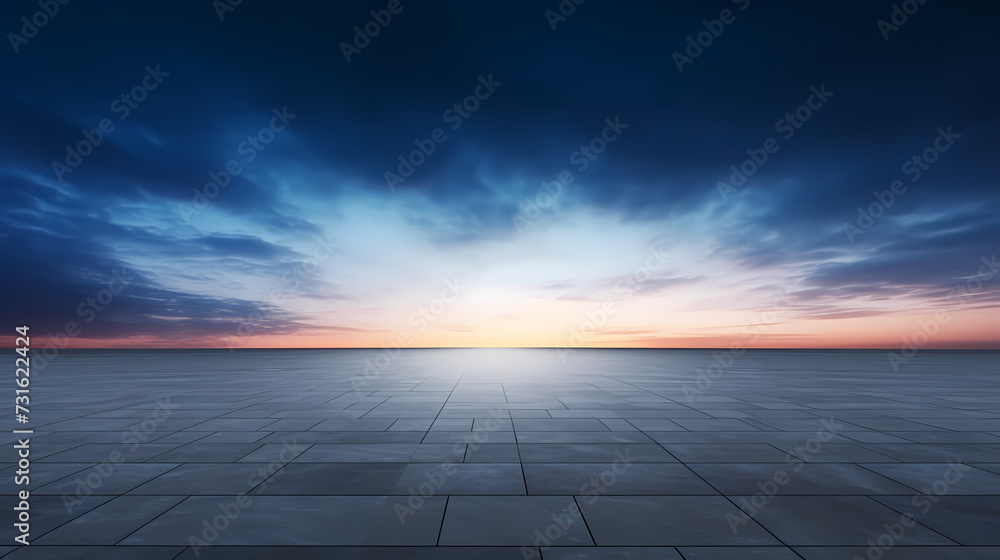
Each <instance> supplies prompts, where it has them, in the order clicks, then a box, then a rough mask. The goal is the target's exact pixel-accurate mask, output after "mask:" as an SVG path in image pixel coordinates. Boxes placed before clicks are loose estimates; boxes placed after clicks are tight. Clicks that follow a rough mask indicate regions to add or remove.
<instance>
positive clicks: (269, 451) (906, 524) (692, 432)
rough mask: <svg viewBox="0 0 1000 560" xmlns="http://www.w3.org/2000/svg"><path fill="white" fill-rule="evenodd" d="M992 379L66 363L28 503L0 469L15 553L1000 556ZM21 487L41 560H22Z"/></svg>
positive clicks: (962, 367) (681, 355) (998, 396)
mask: <svg viewBox="0 0 1000 560" xmlns="http://www.w3.org/2000/svg"><path fill="white" fill-rule="evenodd" d="M998 364H1000V354H997V353H972V352H964V353H963V352H952V353H935V352H927V351H924V352H922V353H921V354H920V355H918V356H915V357H913V358H911V359H909V361H907V362H906V363H904V364H898V363H897V369H898V371H893V368H892V364H891V363H890V362H889V361H888V360H887V357H886V353H885V352H884V351H883V352H879V351H866V352H862V351H858V352H848V351H831V352H789V351H784V352H783V351H747V352H730V351H715V352H712V351H694V350H692V351H674V350H577V351H574V352H569V353H567V352H560V351H557V350H552V349H513V350H491V349H468V350H467V349H445V350H422V349H404V350H399V349H386V350H378V349H370V350H329V351H321V350H256V351H249V350H241V351H237V352H235V353H229V352H227V351H184V352H182V351H162V352H160V351H143V352H124V351H120V352H110V351H90V352H66V351H64V352H62V353H61V354H60V355H58V356H55V357H53V358H51V359H49V360H47V361H46V360H35V361H34V362H33V368H34V369H33V372H32V386H31V387H32V393H31V395H32V399H31V401H32V402H31V406H30V409H31V412H30V420H29V422H28V423H26V424H25V425H21V426H15V429H17V428H21V429H25V428H29V429H32V430H33V431H34V433H33V434H31V435H30V437H29V439H30V441H29V442H28V447H29V449H30V456H29V460H30V483H28V484H26V485H16V484H15V471H17V470H18V468H19V467H18V466H17V465H15V461H16V460H17V449H15V444H16V443H17V442H16V438H14V437H8V439H7V440H5V441H6V445H4V446H3V449H2V450H0V466H2V467H3V469H4V470H3V477H2V481H0V500H2V501H5V502H6V504H7V505H3V506H2V508H3V510H4V511H5V512H6V513H5V515H6V516H7V520H6V521H7V522H5V523H3V524H2V526H0V554H6V556H4V558H10V559H26V558H32V559H43V558H44V559H47V558H53V559H55V558H58V559H61V560H62V559H84V558H86V559H89V558H101V559H104V560H116V559H119V558H121V559H126V558H127V559H132V558H143V559H163V560H170V559H193V558H205V559H210V560H223V559H227V560H228V559H241V560H244V559H251V560H254V559H265V558H304V559H320V558H322V559H328V558H352V559H355V558H356V559H383V558H384V559H394V558H409V559H427V560H436V559H441V560H444V559H460V558H461V559H466V558H482V559H511V560H514V559H530V558H542V559H544V560H553V559H559V560H564V559H580V560H584V559H605V558H631V559H640V560H642V559H657V560H663V559H667V560H672V559H678V560H680V559H685V560H695V559H697V560H729V559H747V558H762V559H765V558H766V559H806V560H827V559H845V560H849V559H854V558H863V559H870V560H878V559H882V560H892V559H907V560H923V559H934V560H940V559H956V560H970V559H985V558H998V557H1000V497H998V496H1000V382H998V377H997V376H998V367H997V366H998ZM6 390H9V391H10V394H11V395H13V383H10V387H9V388H7V389H6ZM10 423H11V424H14V422H13V420H11V422H10ZM20 437H23V436H20ZM22 448H23V446H22ZM24 489H27V490H29V492H30V499H29V502H30V509H29V512H30V523H29V524H30V531H29V538H30V542H31V544H30V545H29V546H20V547H15V546H13V545H14V544H16V543H15V541H14V538H15V536H17V535H18V534H20V532H19V530H18V529H17V528H15V526H14V519H13V516H14V515H15V513H16V512H15V511H13V508H14V507H15V506H16V505H17V504H18V502H19V499H18V498H16V497H15V494H16V493H17V492H18V491H19V490H24Z"/></svg>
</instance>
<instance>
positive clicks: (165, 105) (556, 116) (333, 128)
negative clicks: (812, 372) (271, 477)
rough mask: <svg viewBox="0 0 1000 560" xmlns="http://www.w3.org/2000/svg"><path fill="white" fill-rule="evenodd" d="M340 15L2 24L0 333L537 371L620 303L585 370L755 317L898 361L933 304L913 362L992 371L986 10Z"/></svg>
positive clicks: (359, 8) (461, 9)
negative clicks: (930, 334) (986, 358)
mask: <svg viewBox="0 0 1000 560" xmlns="http://www.w3.org/2000/svg"><path fill="white" fill-rule="evenodd" d="M333 4H334V5H325V4H321V3H316V2H300V1H295V0H288V1H284V2H266V3H265V2H255V1H250V0H246V1H244V2H242V3H241V4H239V5H238V6H235V7H234V8H233V9H232V10H226V11H225V12H224V13H223V14H222V15H223V18H222V19H221V20H220V17H219V15H218V8H217V7H218V5H222V3H221V2H217V3H215V4H214V5H213V3H212V2H210V1H198V2H189V1H185V2H142V3H135V2H100V3H85V2H77V1H73V2H69V3H68V4H66V5H59V9H58V13H56V14H55V15H53V16H47V15H46V16H44V17H43V16H35V15H34V14H36V12H39V11H40V10H41V8H40V7H39V4H38V3H36V2H28V1H21V0H17V1H10V2H5V3H4V4H3V6H2V7H0V22H2V23H3V26H4V27H3V28H4V31H5V32H9V33H14V34H16V35H17V36H14V35H11V34H8V35H7V39H8V45H7V46H6V47H5V48H6V49H7V50H6V52H5V53H3V55H2V56H0V64H2V65H3V66H2V68H3V76H4V80H3V81H2V82H0V98H2V99H0V100H2V104H0V112H2V121H3V123H4V134H3V137H2V140H0V189H2V191H3V193H2V194H3V203H2V206H0V234H2V235H4V236H5V237H3V239H2V240H0V258H2V259H3V263H4V266H3V269H4V272H3V276H4V287H5V296H4V300H3V303H2V307H0V309H2V312H3V316H4V317H5V319H7V320H8V323H10V322H18V323H20V322H30V323H32V324H33V326H34V327H35V329H36V334H44V333H49V332H51V333H53V334H59V333H62V332H65V331H66V324H67V322H70V321H73V322H75V323H77V324H78V326H79V327H80V332H79V334H76V335H74V334H73V333H72V332H70V333H69V338H70V339H72V343H73V344H77V345H89V346H101V345H125V346H130V345H131V346H141V345H161V344H166V345H171V344H176V345H220V344H224V341H230V342H229V343H230V344H232V340H233V339H234V337H236V338H237V339H239V344H241V345H243V346H248V345H321V346H337V345H347V346H351V345H371V346H378V345H380V344H381V343H382V342H383V341H394V340H397V337H398V334H399V333H401V332H408V331H411V330H412V331H413V336H414V340H415V341H416V342H414V344H417V345H435V344H446V345H452V344H454V345H498V344H499V345H503V344H512V345H535V344H539V345H553V346H558V345H565V344H566V343H567V341H570V342H571V343H573V341H575V340H576V339H574V338H573V336H574V335H573V332H574V329H577V328H578V327H579V326H580V325H581V322H582V321H585V320H587V318H588V317H589V315H588V313H590V312H591V311H592V310H594V309H599V308H601V307H602V305H603V304H604V303H606V302H608V301H615V302H617V303H621V305H619V306H618V307H617V308H616V309H615V311H613V312H610V313H609V317H608V318H607V319H606V320H605V321H601V322H599V324H597V325H596V327H597V329H594V330H592V331H591V332H590V334H588V335H587V336H586V337H585V341H584V343H586V344H593V345H642V346H657V345H665V346H678V345H695V346H700V345H708V346H712V345H724V344H726V343H727V341H728V340H732V339H735V338H739V337H740V336H743V335H741V331H740V328H739V326H740V325H742V324H745V323H747V322H759V320H758V319H755V317H756V316H757V314H759V313H761V312H764V311H767V310H769V309H771V308H774V307H775V306H774V304H773V302H774V295H773V294H774V293H776V292H780V293H787V294H788V295H787V298H788V305H787V306H784V307H782V308H781V312H780V313H778V314H777V315H778V316H777V317H776V318H774V320H771V321H766V322H767V323H768V324H771V325H773V327H772V328H771V329H770V330H769V331H768V332H767V333H766V334H765V335H764V337H763V338H762V339H760V340H758V341H756V342H755V343H761V344H771V345H776V346H827V345H848V346H857V345H876V346H895V345H898V344H900V341H901V340H902V339H903V338H904V337H906V336H908V335H909V334H911V333H912V332H913V331H914V329H917V328H918V326H917V325H918V324H919V321H921V320H926V318H927V317H931V316H933V314H934V313H936V312H942V310H943V311H945V312H948V313H951V314H952V315H954V316H955V317H957V319H956V320H955V321H954V322H949V326H948V327H947V328H944V329H942V330H941V332H940V333H939V334H937V335H936V336H937V337H938V338H937V342H936V343H935V344H931V346H934V345H937V346H962V345H965V346H995V345H996V343H997V340H998V333H1000V329H998V328H996V327H1000V324H998V322H997V320H996V307H997V306H998V305H1000V290H998V286H1000V279H998V280H993V279H992V274H993V273H992V272H990V275H991V276H990V278H987V277H986V276H982V275H981V273H980V271H981V268H982V267H984V266H986V265H984V262H983V259H986V262H992V261H991V260H990V259H991V257H992V256H993V255H995V253H996V249H997V242H998V240H1000V217H998V214H997V212H998V209H1000V191H998V183H997V154H998V153H1000V150H998V148H1000V119H998V117H1000V114H998V112H1000V107H998V102H997V99H998V84H1000V76H998V68H997V66H998V64H997V62H998V52H1000V49H998V46H1000V40H998V38H997V36H998V34H997V33H996V28H997V23H998V19H1000V18H998V12H997V9H996V8H995V7H993V6H992V5H989V4H984V3H982V2H965V1H956V2H942V1H940V0H929V1H928V2H926V3H925V4H923V5H922V6H920V7H919V9H918V10H917V11H916V12H915V13H912V14H910V15H908V16H907V21H905V22H903V21H902V19H901V16H900V15H899V14H897V15H896V16H895V17H896V20H895V21H896V23H897V24H900V23H901V25H898V26H897V27H898V29H894V30H893V29H890V28H888V27H886V26H885V25H883V26H882V28H881V29H880V26H879V24H878V21H879V20H880V19H881V20H886V21H889V22H892V21H893V20H892V18H893V3H892V2H871V1H866V2H827V3H804V2H767V3H765V2H763V1H759V0H755V1H749V2H748V1H746V0H740V1H738V2H730V1H715V2H700V3H691V2H638V1H618V2H609V1H601V0H587V1H586V2H584V3H582V4H580V5H578V6H576V5H575V4H572V2H569V1H566V2H563V3H562V4H563V6H564V7H563V9H564V10H566V8H565V6H569V5H574V6H575V11H574V12H573V13H571V14H569V15H567V16H565V18H564V19H561V18H554V17H553V16H552V14H548V15H547V14H546V11H547V10H552V11H553V13H555V12H558V11H559V9H560V8H559V6H560V3H559V2H557V1H555V0H552V1H548V2H546V1H541V2H516V1H515V2H501V3H485V2H457V1H455V2H430V1H421V0H416V1H412V2H411V1H408V0H401V2H399V3H398V4H396V3H390V2H387V1H386V2H383V1H373V2H339V3H333ZM897 4H900V3H898V2H897ZM912 4H913V5H916V3H915V2H913V3H912ZM387 7H389V8H393V10H395V11H397V12H398V13H395V14H388V12H385V13H381V14H379V15H378V17H380V18H382V19H383V21H385V20H386V19H387V18H386V15H387V14H388V15H391V21H388V23H387V24H386V25H384V26H383V25H381V24H378V25H376V24H369V22H370V21H371V20H373V19H374V18H373V15H372V14H371V11H372V10H375V11H376V12H378V11H381V10H386V8H387ZM906 7H907V8H909V7H910V4H909V3H907V4H906ZM724 10H728V12H724ZM566 11H568V10H566ZM22 17H25V18H27V20H28V21H31V20H32V18H33V17H34V19H35V24H31V25H27V26H26V25H25V23H24V21H22V20H21V18H22ZM46 20H47V21H46ZM713 20H720V21H719V22H713ZM43 21H44V25H37V23H39V22H43ZM704 21H708V23H707V24H705V23H703V22H704ZM553 22H555V27H556V28H555V30H553V28H552V27H553V25H552V24H553ZM366 24H369V29H375V30H377V31H378V34H377V36H375V37H372V38H370V40H369V41H368V42H367V43H365V42H364V41H360V42H359V43H357V44H360V45H363V47H362V48H357V47H356V48H355V50H354V52H353V53H351V54H350V62H348V61H347V60H345V55H344V52H345V47H344V46H343V45H342V43H345V42H346V43H353V42H354V41H355V35H356V32H355V30H354V28H355V26H357V27H359V28H364V27H365V26H366ZM36 27H37V29H36ZM33 30H34V33H32V31H33ZM713 30H714V31H715V32H716V34H717V35H718V36H714V35H712V31H713ZM720 31H721V33H719V32H720ZM699 33H700V34H701V35H700V36H699ZM689 37H690V38H691V41H694V42H695V43H697V42H698V40H699V39H700V40H701V41H702V45H700V46H698V47H692V46H690V42H689V39H688V38H689ZM709 38H710V40H709ZM357 51H360V52H357ZM675 52H678V53H680V54H679V55H675V54H674V53H675ZM680 55H684V56H687V57H689V59H688V60H685V61H684V62H683V64H682V70H683V71H678V62H677V61H678V60H683V59H681V58H679V57H680ZM819 92H828V93H820V94H819V95H817V93H819ZM477 95H478V97H477ZM123 96H124V97H123ZM470 96H471V97H470ZM456 104H459V105H456ZM789 115H791V116H789ZM615 122H617V123H619V124H613V123H615ZM623 125H624V126H623ZM102 127H103V128H104V130H103V131H101V129H102ZM95 129H96V130H97V131H101V132H100V133H99V134H98V133H97V132H93V130H95ZM437 129H440V130H437ZM84 130H86V131H87V132H84ZM98 136H100V137H101V141H100V143H99V144H97V145H95V146H90V143H92V142H93V141H95V140H96V139H97V138H98ZM248 137H251V138H249V139H248ZM88 138H89V139H90V140H88ZM435 139H436V140H437V141H435ZM769 139H771V140H769ZM81 143H82V144H81ZM67 146H69V147H70V152H73V153H69V152H68V151H67ZM421 146H423V150H424V153H419V152H418V153H417V154H413V155H411V153H412V152H413V151H414V150H419V149H420V147H421ZM431 148H433V150H431ZM81 150H82V151H83V152H84V153H83V154H81V153H80V151H81ZM428 152H430V153H428ZM597 152H600V153H597ZM78 155H79V158H77V156H78ZM400 156H402V157H403V159H404V160H406V159H409V162H408V163H406V164H402V166H401V163H400V159H399V158H400ZM765 156H766V157H767V159H766V161H764V159H763V158H764V157H765ZM915 157H916V158H918V159H916V160H914V158H915ZM752 158H757V162H756V163H744V162H745V160H748V159H751V160H752ZM760 162H764V163H763V164H759V163H760ZM730 166H735V168H736V169H737V170H738V169H739V168H740V167H743V168H744V172H746V174H747V175H750V176H749V178H748V179H747V180H746V182H745V184H744V183H742V181H741V178H740V176H738V175H737V176H735V177H734V176H733V174H734V172H733V168H731V167H730ZM227 167H229V169H228V170H227ZM564 170H565V171H566V172H567V173H566V174H564V175H563V177H564V179H565V181H564V183H563V184H561V185H558V186H557V185H556V184H555V183H554V182H556V181H557V180H558V178H559V176H560V172H562V171H564ZM411 171H412V173H411ZM387 172H388V173H393V174H396V175H399V177H397V179H399V178H405V181H398V180H393V179H392V177H391V176H389V180H388V182H387ZM403 175H408V177H403ZM570 179H571V182H570ZM210 181H215V186H208V187H206V183H209V182H210ZM894 181H900V182H899V183H894ZM543 182H544V183H545V184H547V185H548V187H547V189H546V188H543ZM720 182H724V183H725V184H720ZM388 183H391V185H390V184H388ZM206 188H207V189H208V190H207V191H206ZM893 188H895V189H896V193H892V189H893ZM904 189H905V190H904ZM196 191H197V192H196ZM876 191H878V192H883V191H886V192H888V193H889V194H883V195H879V196H881V198H882V202H878V198H877V196H876V195H875V194H874V193H875V192H876ZM216 192H217V193H218V194H216ZM213 195H214V196H213ZM553 195H555V196H554V197H553ZM890 197H891V202H889V201H890ZM526 201H528V202H527V203H526ZM873 204H874V206H872V205H873ZM859 207H861V208H863V209H867V210H869V211H871V212H873V213H875V214H878V215H877V216H872V217H871V219H870V220H869V218H867V217H865V216H859V212H858V208H859ZM880 208H882V211H879V209H880ZM845 224H847V225H848V226H849V227H845ZM651 250H652V251H657V250H659V251H663V252H665V254H668V255H669V256H668V257H665V258H663V259H662V260H658V261H657V263H659V265H660V266H658V267H656V268H655V269H652V268H651V267H650V270H648V271H646V272H642V273H638V272H636V270H637V269H638V268H641V267H642V266H644V265H645V266H647V267H648V265H649V262H647V255H649V254H650V251H651ZM123 270H124V271H127V272H126V273H125V274H126V275H127V276H129V277H131V278H130V279H129V280H128V281H127V285H124V286H120V287H121V288H122V289H121V290H118V291H117V293H114V294H113V296H114V297H113V298H109V297H108V295H107V294H104V296H103V298H104V299H105V301H106V304H101V303H99V302H98V303H97V304H96V305H92V304H90V303H88V298H99V297H101V296H100V294H101V291H102V290H103V289H105V288H107V286H108V283H109V281H111V282H112V284H113V283H114V281H113V280H112V278H113V275H114V273H115V271H119V274H122V272H121V271H123ZM986 270H987V271H989V270H990V269H989V267H987V268H986ZM976 277H978V278H979V280H981V282H980V283H979V287H978V288H975V287H974V286H973V288H975V289H969V290H967V291H968V294H967V295H966V296H965V297H963V298H962V299H961V307H960V308H959V307H957V304H956V299H955V298H954V296H953V295H952V296H951V297H949V295H948V294H949V292H950V291H952V290H953V289H954V287H955V286H956V285H959V284H960V285H966V284H968V283H969V281H970V279H973V278H976ZM622 278H632V280H630V281H627V282H625V284H621V283H620V282H619V280H620V279H622ZM456 279H458V280H459V281H461V282H464V284H465V285H466V286H467V289H466V290H464V291H462V290H459V291H462V293H461V294H460V295H458V296H457V298H458V301H456V302H455V303H449V304H448V305H446V306H445V307H446V308H442V309H441V310H440V312H438V311H436V310H433V309H432V310H431V311H430V312H427V313H425V314H423V315H419V310H420V309H421V308H423V307H424V306H427V305H431V304H433V302H434V300H435V299H436V298H439V297H441V292H442V291H443V290H446V289H447V288H446V283H447V282H453V281H455V280H456ZM623 285H624V286H625V289H622V288H621V287H622V286H623ZM616 286H618V289H616ZM113 287H115V289H116V290H117V288H118V287H119V286H113ZM625 300H628V301H627V302H625ZM81 306H82V307H81ZM98 307H99V308H100V310H98ZM414 314H417V315H418V316H417V318H416V319H414ZM88 319H89V321H88ZM425 322H426V323H425ZM422 326H423V327H424V328H423V329H422V328H421V327H422ZM70 330H73V329H70ZM37 331H41V332H37ZM269 341H270V342H269Z"/></svg>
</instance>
